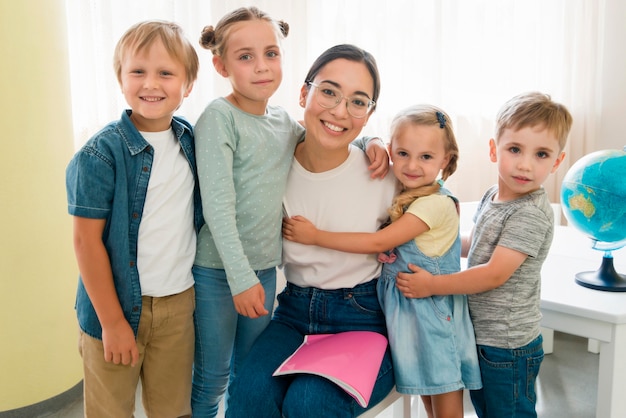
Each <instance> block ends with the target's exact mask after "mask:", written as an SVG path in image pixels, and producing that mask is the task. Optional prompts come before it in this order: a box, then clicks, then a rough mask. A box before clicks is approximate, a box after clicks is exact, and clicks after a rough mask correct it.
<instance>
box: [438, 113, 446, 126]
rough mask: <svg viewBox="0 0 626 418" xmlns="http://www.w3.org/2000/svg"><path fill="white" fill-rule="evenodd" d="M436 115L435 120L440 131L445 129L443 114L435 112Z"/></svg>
mask: <svg viewBox="0 0 626 418" xmlns="http://www.w3.org/2000/svg"><path fill="white" fill-rule="evenodd" d="M436 114H437V120H438V121H439V127H440V128H441V129H443V128H445V127H446V117H445V115H444V114H443V113H441V112H436Z"/></svg>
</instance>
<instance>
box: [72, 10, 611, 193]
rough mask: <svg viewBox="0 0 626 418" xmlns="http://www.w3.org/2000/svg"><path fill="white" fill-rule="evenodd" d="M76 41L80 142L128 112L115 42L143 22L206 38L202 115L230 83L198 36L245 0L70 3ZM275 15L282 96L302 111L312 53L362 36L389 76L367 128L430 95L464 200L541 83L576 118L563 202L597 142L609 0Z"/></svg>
mask: <svg viewBox="0 0 626 418" xmlns="http://www.w3.org/2000/svg"><path fill="white" fill-rule="evenodd" d="M66 1H67V10H68V26H69V28H68V31H69V39H70V57H71V77H72V100H73V111H74V126H75V133H76V139H75V143H76V145H77V146H80V145H81V144H82V143H84V141H86V140H87V139H88V138H89V136H91V135H92V134H93V133H94V132H96V131H97V130H98V129H99V128H100V127H101V126H103V125H104V124H105V123H107V122H109V121H110V120H113V119H116V118H118V117H119V115H120V114H121V111H122V109H124V108H125V103H124V100H123V96H122V94H121V92H120V89H119V86H118V85H117V81H116V79H115V75H114V74H113V70H112V64H111V61H112V54H113V49H114V46H115V43H116V42H117V39H118V38H119V37H120V36H121V35H122V33H123V32H124V31H125V30H126V29H127V28H128V27H129V26H130V25H132V24H133V23H135V22H138V21H141V20H146V19H154V18H159V19H167V20H173V21H176V22H177V23H179V24H180V25H181V26H182V27H183V28H184V29H185V31H186V34H187V36H188V38H189V39H190V40H191V41H192V43H194V45H197V46H198V47H197V49H198V54H199V56H200V61H201V69H200V76H199V79H198V81H197V82H196V85H195V87H194V91H193V92H192V94H191V95H190V97H189V98H187V99H186V101H185V103H184V105H183V106H182V107H181V109H180V111H179V113H180V114H182V115H184V116H186V117H187V118H188V119H189V120H190V121H191V122H192V123H193V122H195V121H196V119H197V117H198V116H199V114H200V113H201V112H202V110H203V108H204V106H205V105H206V104H207V103H208V102H209V101H210V100H211V99H213V98H215V97H217V96H220V95H225V94H227V93H228V91H229V85H228V83H227V81H226V80H224V79H222V78H221V77H220V76H219V75H218V74H217V73H216V72H215V71H214V69H213V67H212V64H211V53H210V52H209V51H207V50H204V49H202V48H201V47H200V46H199V45H198V43H197V39H198V38H199V35H200V32H201V30H202V28H203V27H204V26H205V25H209V24H212V25H215V24H216V23H217V21H218V20H219V18H220V17H221V16H223V15H224V14H225V13H227V12H228V11H230V10H232V9H234V8H236V7H239V6H248V5H250V4H251V2H249V1H240V0H230V1H229V0H220V1H219V2H217V1H209V0H89V1H87V0H66ZM253 4H254V5H256V6H257V7H259V8H260V9H262V10H264V11H267V12H268V13H269V14H270V15H271V16H272V17H274V18H276V19H281V20H284V21H286V22H287V23H289V25H290V33H289V36H288V37H287V39H286V40H285V42H284V49H285V52H284V78H283V83H282V86H281V88H280V89H279V91H278V92H277V93H276V94H275V95H274V97H273V98H272V103H274V104H278V105H281V106H283V107H285V108H286V109H287V110H288V111H289V112H291V113H292V114H293V116H294V117H296V118H300V117H301V114H302V113H301V109H300V108H299V106H298V102H297V98H298V93H299V88H300V86H301V84H302V82H303V78H304V76H305V74H306V72H307V70H308V68H309V66H310V64H311V63H312V62H313V60H314V59H315V58H316V57H317V56H318V55H319V54H320V53H321V52H322V51H323V50H325V49H326V48H328V47H330V46H332V45H335V44H338V43H354V44H356V45H358V46H360V47H362V48H364V49H366V50H368V51H370V52H371V53H372V54H373V55H374V56H375V57H376V59H377V61H378V66H379V69H380V73H381V78H382V91H381V97H380V98H379V100H378V102H379V106H378V107H377V110H376V112H375V113H374V114H373V116H372V117H371V118H370V121H369V123H368V125H367V126H366V128H365V131H364V133H367V134H373V135H379V136H382V137H385V138H386V137H387V136H388V129H389V122H390V121H391V119H392V118H393V116H394V114H395V113H396V112H397V111H398V110H400V109H401V108H403V107H406V106H409V105H411V104H416V103H432V104H435V105H438V106H440V107H442V108H443V109H445V110H446V111H447V112H448V113H449V114H450V115H451V116H452V118H453V124H454V127H455V131H456V135H457V139H458V141H459V146H460V153H461V158H460V162H459V168H458V170H457V172H456V173H455V174H454V175H453V176H452V177H451V178H450V179H449V180H448V184H447V186H448V187H449V188H450V189H451V190H452V191H453V192H454V193H455V194H456V195H457V196H458V197H459V198H460V199H461V200H476V199H478V198H480V196H481V195H482V192H483V191H484V190H485V189H486V188H487V187H489V186H490V185H491V184H493V183H495V181H496V175H497V174H496V169H495V164H493V163H491V162H489V159H488V146H487V144H488V140H489V138H491V136H492V132H493V128H494V117H495V114H496V112H497V111H498V109H499V107H500V106H501V105H502V104H503V103H504V102H505V101H506V100H507V99H509V98H510V97H512V96H514V95H516V94H518V93H521V92H524V91H528V90H539V91H542V92H545V93H548V94H550V95H551V96H552V97H553V99H555V100H557V101H560V102H562V103H564V104H565V105H566V106H567V107H568V108H569V109H570V111H571V112H572V115H573V116H574V127H573V129H572V132H571V134H570V138H569V143H568V146H567V148H566V152H567V153H568V157H567V159H566V165H565V168H561V169H560V170H559V171H558V172H557V173H556V174H555V175H553V176H552V177H551V178H550V179H549V181H548V183H547V184H546V188H547V190H548V192H549V193H550V198H551V200H552V201H553V202H558V201H559V196H558V191H559V186H558V185H559V184H560V183H561V181H562V178H563V176H564V174H565V172H566V170H567V166H568V165H569V164H570V162H573V161H575V160H577V159H578V158H580V157H581V156H582V155H584V154H586V153H587V152H589V151H590V150H593V149H594V148H593V145H594V142H595V140H596V136H597V132H598V122H597V120H598V117H599V115H598V114H599V104H598V101H599V98H598V97H597V96H598V94H597V91H598V75H599V74H601V69H600V68H598V66H599V63H600V62H601V61H602V60H601V57H599V56H598V55H599V54H600V52H599V51H602V48H601V46H602V45H601V42H602V41H603V39H602V36H601V30H600V28H601V25H602V19H603V12H604V2H603V1H602V0H446V1H441V0H395V1H387V2H381V1H379V0H299V1H293V0H264V1H262V0H256V1H254V3H253Z"/></svg>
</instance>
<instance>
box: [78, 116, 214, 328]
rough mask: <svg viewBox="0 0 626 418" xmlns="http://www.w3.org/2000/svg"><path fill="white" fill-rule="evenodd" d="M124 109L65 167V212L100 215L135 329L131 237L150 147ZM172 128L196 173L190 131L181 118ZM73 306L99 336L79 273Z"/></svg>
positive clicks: (137, 295) (137, 301) (137, 302)
mask: <svg viewBox="0 0 626 418" xmlns="http://www.w3.org/2000/svg"><path fill="white" fill-rule="evenodd" d="M130 114H131V111H130V110H126V111H124V112H123V113H122V117H121V119H120V120H118V121H115V122H111V123H110V124H108V125H107V126H105V127H104V128H103V129H102V130H100V132H98V133H97V134H96V135H94V136H93V137H92V138H91V139H90V140H89V141H88V142H87V143H86V144H85V145H84V146H83V147H82V148H81V149H80V150H79V151H78V152H77V153H76V154H75V155H74V157H73V158H72V160H71V161H70V163H69V165H68V166H67V169H66V190H67V202H68V212H69V213H70V215H74V216H80V217H84V218H93V219H106V226H105V228H104V232H103V235H102V240H103V242H104V245H105V247H106V249H107V252H108V255H109V258H110V262H111V268H112V271H113V282H114V285H115V289H116V291H117V296H118V298H119V301H120V304H121V305H122V309H123V311H124V316H125V317H126V320H127V321H128V322H129V323H130V325H131V327H132V329H133V331H134V332H135V335H137V328H138V326H139V317H140V316H141V288H140V285H139V272H138V270H137V263H136V262H137V240H138V234H139V224H140V222H141V217H142V214H143V205H144V202H145V200H146V193H147V190H148V180H149V178H150V172H151V168H152V161H153V153H154V151H153V149H152V147H151V146H150V144H149V143H148V142H147V141H146V140H145V139H144V138H143V136H141V134H140V133H139V131H138V130H137V128H135V125H134V124H133V123H132V121H131V120H130ZM172 129H173V130H174V133H175V135H176V137H177V138H178V140H179V141H180V145H181V148H182V150H183V152H184V154H185V157H186V158H187V160H188V161H189V166H190V168H191V170H192V172H193V174H194V178H195V177H196V162H195V157H194V143H193V131H192V127H191V124H189V122H187V121H186V120H185V119H182V118H179V117H174V119H173V120H172ZM194 204H195V207H194V216H195V224H196V225H195V226H196V231H199V230H200V227H201V226H202V222H203V221H202V207H201V205H200V193H199V189H198V184H197V181H196V185H195V187H194ZM75 307H76V312H77V315H78V323H79V325H80V328H81V329H82V330H83V331H84V332H85V333H86V334H87V335H90V336H91V337H94V338H98V339H102V327H101V325H100V322H99V321H98V317H97V316H96V312H95V310H94V308H93V305H92V304H91V301H90V300H89V297H88V296H87V292H86V291H85V287H84V286H83V282H82V279H81V278H80V277H79V281H78V290H77V294H76V306H75Z"/></svg>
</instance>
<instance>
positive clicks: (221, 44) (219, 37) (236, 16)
mask: <svg viewBox="0 0 626 418" xmlns="http://www.w3.org/2000/svg"><path fill="white" fill-rule="evenodd" d="M251 20H264V21H266V22H268V23H271V24H272V25H274V27H275V28H276V32H277V33H278V34H279V35H280V37H281V38H286V37H287V35H288V34H289V25H288V24H287V23H286V22H284V21H282V20H280V21H275V20H274V19H272V18H271V17H270V16H269V15H268V14H267V13H265V12H263V11H261V10H259V9H258V8H256V7H254V6H252V7H240V8H238V9H235V10H233V11H232V12H230V13H229V14H227V15H225V16H224V17H222V18H221V19H220V20H219V22H217V25H215V27H213V26H211V25H209V26H205V27H204V29H202V33H201V35H200V45H201V46H202V47H203V48H204V49H208V50H210V51H211V52H212V53H213V55H217V56H220V57H221V56H223V55H224V53H225V52H226V43H227V40H228V35H229V34H230V31H231V29H232V27H233V25H234V24H235V23H239V22H246V21H251Z"/></svg>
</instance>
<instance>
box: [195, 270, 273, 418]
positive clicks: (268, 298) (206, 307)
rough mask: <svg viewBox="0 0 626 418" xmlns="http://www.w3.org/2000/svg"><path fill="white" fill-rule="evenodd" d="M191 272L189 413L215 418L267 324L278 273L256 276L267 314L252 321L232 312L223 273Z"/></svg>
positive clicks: (261, 273) (270, 271)
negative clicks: (193, 298)
mask: <svg viewBox="0 0 626 418" xmlns="http://www.w3.org/2000/svg"><path fill="white" fill-rule="evenodd" d="M192 271H193V276H194V279H195V282H196V284H195V288H196V311H195V313H194V324H195V330H196V344H195V357H194V365H193V386H192V392H191V408H192V410H193V416H194V417H198V418H200V417H202V418H205V417H215V416H216V415H217V411H218V406H219V402H220V400H221V398H222V396H223V395H224V392H225V391H226V387H227V385H228V384H229V381H232V379H233V377H234V376H235V375H236V374H237V371H238V370H239V367H240V365H241V363H242V362H243V360H244V358H245V357H246V355H247V354H248V351H250V348H251V347H252V344H253V343H254V340H256V338H257V337H258V336H259V334H260V333H261V332H262V331H263V330H264V329H265V327H266V326H267V324H268V323H269V322H270V317H271V315H272V309H273V306H274V297H275V295H276V269H275V268H269V269H266V270H259V271H257V272H256V274H257V277H258V278H259V280H260V282H261V285H263V289H264V290H265V309H267V310H268V311H269V312H270V313H269V314H268V315H265V316H262V317H260V318H256V319H251V318H248V317H246V316H243V315H239V314H238V313H237V311H236V310H235V305H234V304H233V296H232V294H231V293H230V287H229V286H228V282H227V281H226V272H225V271H224V270H220V269H210V268H204V267H200V266H193V270H192ZM226 401H228V393H227V394H226ZM251 416H252V415H251Z"/></svg>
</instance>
